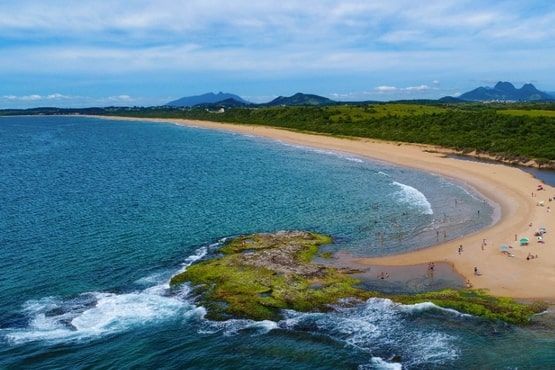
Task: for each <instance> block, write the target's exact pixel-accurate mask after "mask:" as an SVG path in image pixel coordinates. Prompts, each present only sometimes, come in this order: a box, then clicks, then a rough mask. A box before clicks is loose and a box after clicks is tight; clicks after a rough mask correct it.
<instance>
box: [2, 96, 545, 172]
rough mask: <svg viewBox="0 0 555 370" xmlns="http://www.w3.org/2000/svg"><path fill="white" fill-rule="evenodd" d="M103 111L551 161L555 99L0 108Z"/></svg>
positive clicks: (11, 112)
mask: <svg viewBox="0 0 555 370" xmlns="http://www.w3.org/2000/svg"><path fill="white" fill-rule="evenodd" d="M22 112H25V114H38V113H42V114H65V113H70V114H76V113H82V114H101V115H118V116H131V117H157V118H187V119H198V120H210V121H218V122H232V123H240V124H256V125H268V126H274V127H282V128H287V129H292V130H299V131H310V132H318V133H325V134H330V135H338V136H356V137H365V138H376V139H384V140H393V141H402V142H410V143H424V144H435V145H440V146H444V147H448V148H453V149H456V150H459V151H461V152H465V153H468V152H471V151H477V152H481V153H487V154H491V155H494V156H497V157H498V158H500V159H505V160H514V161H522V162H525V161H526V160H528V159H533V160H536V161H537V162H538V163H539V164H543V165H548V164H549V165H553V162H552V161H554V160H555V104H550V103H537V104H497V105H496V104H480V103H468V104H439V103H437V104H430V103H428V104H423V103H414V102H413V103H408V102H402V103H383V104H376V103H373V104H360V105H357V104H345V105H329V106H280V107H248V108H239V107H237V108H226V109H220V107H217V106H214V107H212V108H206V107H203V108H169V107H151V108H141V107H135V108H88V109H86V110H78V109H71V110H63V109H50V110H44V111H42V112H41V111H40V110H33V111H0V115H1V114H23V113H22Z"/></svg>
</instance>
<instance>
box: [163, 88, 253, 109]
mask: <svg viewBox="0 0 555 370" xmlns="http://www.w3.org/2000/svg"><path fill="white" fill-rule="evenodd" d="M228 99H233V100H235V101H237V102H239V103H243V104H249V102H248V101H246V100H244V99H243V98H241V97H240V96H237V95H235V94H230V93H223V92H221V91H220V92H219V93H217V94H214V93H208V94H202V95H195V96H186V97H184V98H181V99H177V100H174V101H171V102H169V103H168V104H166V105H168V106H170V107H194V106H195V105H199V104H213V103H219V102H222V101H224V100H228Z"/></svg>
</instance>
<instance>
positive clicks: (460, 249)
mask: <svg viewBox="0 0 555 370" xmlns="http://www.w3.org/2000/svg"><path fill="white" fill-rule="evenodd" d="M462 252H463V246H462V244H461V245H459V256H460V255H461V253H462Z"/></svg>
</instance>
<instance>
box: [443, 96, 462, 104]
mask: <svg viewBox="0 0 555 370" xmlns="http://www.w3.org/2000/svg"><path fill="white" fill-rule="evenodd" d="M438 101H439V102H442V103H464V102H465V100H462V99H459V98H455V97H453V96H444V97H443V98H440V99H438Z"/></svg>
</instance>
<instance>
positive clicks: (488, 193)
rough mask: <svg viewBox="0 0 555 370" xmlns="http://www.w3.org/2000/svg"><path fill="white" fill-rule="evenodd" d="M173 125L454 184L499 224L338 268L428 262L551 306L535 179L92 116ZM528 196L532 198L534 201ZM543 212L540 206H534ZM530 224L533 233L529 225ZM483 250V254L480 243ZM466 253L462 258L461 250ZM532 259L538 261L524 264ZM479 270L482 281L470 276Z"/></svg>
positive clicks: (425, 151) (550, 254)
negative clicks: (345, 157)
mask: <svg viewBox="0 0 555 370" xmlns="http://www.w3.org/2000/svg"><path fill="white" fill-rule="evenodd" d="M96 118H109V119H123V120H138V121H152V122H165V123H175V124H178V125H188V126H197V127H201V128H207V129H215V130H224V131H232V132H237V133H243V134H249V135H255V136H260V137H265V138H270V139H274V140H281V141H284V142H288V143H292V144H297V145H303V146H309V147H315V148H322V149H328V150H335V151H341V152H345V153H352V154H356V155H358V156H362V157H368V158H372V159H378V160H382V161H386V162H390V163H393V164H396V165H401V166H407V167H412V168H416V169H420V170H424V171H429V172H433V173H436V174H439V175H442V176H446V177H450V178H453V179H456V180H458V181H459V182H462V183H464V184H466V185H467V186H470V187H472V188H474V189H476V190H477V191H478V192H480V193H481V194H482V195H483V196H484V197H486V198H487V199H488V200H489V201H490V202H492V203H493V204H494V205H496V206H497V207H498V209H499V212H500V217H499V218H498V220H497V222H496V223H495V224H493V225H492V226H490V227H487V228H485V229H482V230H480V231H478V232H475V233H473V234H470V235H466V236H464V237H461V238H458V239H455V240H451V241H448V242H445V243H442V244H438V245H435V246H432V247H428V248H424V249H420V250H418V251H414V252H409V253H404V254H399V255H393V256H387V257H380V258H358V257H353V256H350V255H348V254H346V253H338V254H337V255H336V258H338V259H339V260H340V261H344V262H347V261H349V260H350V261H356V263H357V264H364V265H376V264H379V265H391V266H402V265H414V264H421V263H428V262H447V263H449V264H452V265H453V267H454V269H455V270H456V271H457V272H459V273H460V274H462V275H463V276H464V277H465V278H466V279H468V281H469V282H470V283H471V284H472V287H474V288H485V289H488V290H489V292H490V293H491V294H494V295H498V296H509V297H514V298H523V299H543V300H546V301H548V302H550V303H555V245H554V243H555V242H554V238H553V236H552V234H553V232H555V231H554V230H555V221H554V217H553V212H550V211H549V209H548V206H551V205H555V202H549V201H548V198H549V197H554V196H555V188H553V187H551V186H549V185H544V186H543V187H544V190H542V191H537V186H538V184H539V181H538V180H537V179H535V178H534V177H532V175H530V174H528V173H525V172H523V171H521V170H519V169H517V168H514V167H510V166H507V165H503V164H494V163H481V162H473V161H463V160H459V159H454V158H448V157H445V150H441V149H440V150H438V149H439V148H436V147H434V146H428V145H416V144H405V143H402V144H401V143H394V142H383V141H378V140H373V139H352V138H337V137H330V136H325V135H318V134H309V133H300V132H293V131H288V130H284V129H277V128H271V127H265V126H251V125H239V124H237V125H235V124H223V123H216V122H207V121H193V120H180V119H144V118H122V117H102V116H100V117H96ZM532 193H533V194H534V196H532ZM542 201H543V203H544V206H543V207H542V206H538V205H537V204H538V202H542ZM530 225H531V226H530ZM539 227H545V228H547V231H548V232H547V234H546V235H545V236H544V242H545V243H544V244H540V243H538V242H537V241H536V238H535V237H534V232H535V231H536V230H538V228H539ZM515 236H516V238H517V239H520V238H521V237H524V236H526V237H528V238H530V244H529V246H525V247H521V246H519V243H518V241H515ZM484 239H485V240H486V241H487V244H486V246H485V247H484V248H482V242H483V240H484ZM502 244H508V245H510V246H511V247H512V248H510V253H511V254H512V255H513V256H512V257H510V256H507V255H506V254H503V253H501V252H500V245H502ZM460 245H462V246H463V252H462V253H460V254H459V252H458V249H459V246H460ZM529 253H531V254H532V255H534V256H535V255H537V256H538V258H534V259H530V260H527V256H528V255H529ZM475 267H477V268H478V272H479V275H475V274H474V268H475Z"/></svg>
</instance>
